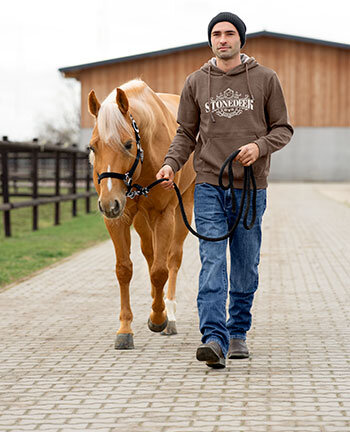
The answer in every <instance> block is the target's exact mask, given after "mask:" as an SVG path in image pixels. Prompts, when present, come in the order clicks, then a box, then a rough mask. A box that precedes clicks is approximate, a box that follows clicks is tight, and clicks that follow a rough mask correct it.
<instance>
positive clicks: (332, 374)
mask: <svg viewBox="0 0 350 432" xmlns="http://www.w3.org/2000/svg"><path fill="white" fill-rule="evenodd" d="M322 190H323V188H322V185H317V184H308V185H304V184H272V185H271V186H270V188H269V194H268V197H269V198H268V201H269V204H268V211H267V213H266V215H265V220H264V240H263V250H262V257H261V265H260V271H261V284H260V288H259V290H258V292H257V294H256V300H255V303H254V321H253V327H252V330H251V331H250V333H249V338H248V344H249V347H250V350H251V353H252V356H251V358H250V359H249V360H229V361H228V362H227V367H226V369H223V370H211V369H208V368H206V366H204V365H203V364H201V363H199V362H197V361H196V360H195V349H196V347H197V345H198V344H199V343H200V335H199V331H198V320H197V314H196V303H195V298H196V290H197V273H198V269H199V260H198V253H197V240H196V239H194V238H192V237H188V239H187V240H186V248H185V255H184V265H183V267H182V269H181V272H180V276H179V288H178V314H177V316H178V330H179V334H178V335H176V336H173V337H164V336H160V335H158V334H153V333H151V332H150V331H149V330H148V329H147V325H146V323H147V318H148V314H149V311H150V304H151V301H150V294H149V291H150V289H149V283H148V276H147V270H146V264H145V261H144V259H143V258H142V256H141V255H140V252H139V243H138V240H137V239H136V238H135V241H134V246H133V251H132V255H133V259H134V263H135V265H134V270H135V273H134V278H133V282H132V305H133V310H134V315H135V320H134V326H133V328H134V332H135V350H133V351H115V350H114V349H113V343H114V333H115V329H116V327H117V315H118V309H119V294H118V290H117V287H116V282H115V276H114V252H113V249H112V245H111V243H110V242H109V241H108V242H105V243H103V244H101V245H99V246H97V247H94V248H92V249H89V250H86V251H84V252H82V253H80V254H78V255H75V256H74V257H73V258H71V259H68V260H65V261H64V262H62V263H61V264H59V265H57V266H55V267H53V268H50V269H47V270H45V271H43V272H41V273H40V274H38V275H36V276H34V277H32V278H30V279H28V280H25V281H23V282H21V283H19V284H17V285H16V286H13V287H11V288H10V289H8V290H7V291H5V292H3V293H2V294H0V313H1V322H0V329H1V341H2V343H1V353H0V373H1V386H0V390H1V393H0V431H27V430H38V431H65V432H66V431H71V430H72V431H77V430H80V431H84V430H94V431H123V432H129V431H130V432H134V431H135V432H136V431H137V432H138V431H143V432H153V431H159V432H177V431H178V432H180V431H183V432H191V431H198V432H224V431H227V432H236V431H238V432H249V431H252V432H270V431H271V432H288V431H291V432H296V431H301V432H349V431H350V353H349V351H350V349H349V341H350V331H349V322H350V321H349V318H350V317H349V315H350V308H349V294H350V293H349V291H350V276H349V273H350V207H349V206H348V205H346V204H343V203H341V202H338V201H337V200H333V199H331V198H330V197H331V195H332V194H331V193H330V188H328V189H327V193H326V194H324V193H322Z"/></svg>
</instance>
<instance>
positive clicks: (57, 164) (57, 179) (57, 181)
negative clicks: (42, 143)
mask: <svg viewBox="0 0 350 432" xmlns="http://www.w3.org/2000/svg"><path fill="white" fill-rule="evenodd" d="M55 195H56V196H59V195H60V152H59V151H56V154H55ZM59 224H60V202H59V201H57V202H56V203H55V225H59Z"/></svg>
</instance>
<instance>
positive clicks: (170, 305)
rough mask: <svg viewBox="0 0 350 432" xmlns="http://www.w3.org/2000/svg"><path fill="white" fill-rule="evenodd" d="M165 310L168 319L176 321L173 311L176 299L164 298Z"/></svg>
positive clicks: (174, 310)
mask: <svg viewBox="0 0 350 432" xmlns="http://www.w3.org/2000/svg"><path fill="white" fill-rule="evenodd" d="M165 306H166V312H167V315H168V320H169V321H176V317H175V312H176V301H175V300H169V299H165Z"/></svg>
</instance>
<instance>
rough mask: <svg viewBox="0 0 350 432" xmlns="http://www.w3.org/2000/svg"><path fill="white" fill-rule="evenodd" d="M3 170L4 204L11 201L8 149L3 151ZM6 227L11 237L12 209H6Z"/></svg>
mask: <svg viewBox="0 0 350 432" xmlns="http://www.w3.org/2000/svg"><path fill="white" fill-rule="evenodd" d="M4 138H5V137H4ZM4 141H7V140H4ZM1 170H2V176H1V177H2V178H1V180H2V181H1V183H2V197H3V202H4V204H7V203H9V202H10V196H9V175H8V174H9V173H8V155H7V152H6V150H5V151H2V152H1ZM4 227H5V236H6V237H11V219H10V210H5V211H4Z"/></svg>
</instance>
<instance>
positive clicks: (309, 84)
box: [78, 37, 350, 181]
mask: <svg viewBox="0 0 350 432" xmlns="http://www.w3.org/2000/svg"><path fill="white" fill-rule="evenodd" d="M243 52H245V53H247V54H248V55H250V56H253V57H255V58H256V59H257V61H258V62H259V63H261V64H263V65H265V66H267V67H270V68H272V69H274V70H275V71H276V72H277V74H278V76H279V78H280V80H281V83H282V87H283V89H284V93H285V97H286V101H287V106H288V110H289V115H290V119H291V123H292V124H293V126H294V127H295V135H294V137H293V138H292V141H291V143H290V144H288V146H287V147H286V148H285V149H283V150H282V151H280V152H277V153H275V154H274V155H273V159H272V169H271V175H270V179H272V180H298V181H299V180H300V181H303V180H313V181H332V180H333V181H350V170H349V168H348V166H349V161H350V51H349V50H347V49H344V48H337V47H331V46H325V45H318V44H313V43H304V42H300V41H295V40H287V39H277V38H271V37H259V38H254V39H249V40H248V41H247V43H246V46H245V47H244V49H243ZM210 57H212V53H211V50H210V49H209V47H208V48H207V47H204V48H197V49H193V50H189V51H182V52H178V53H173V54H168V55H160V56H155V57H152V58H143V59H138V60H133V61H128V62H124V63H118V64H112V65H105V66H100V67H96V68H94V69H86V70H84V71H81V72H80V73H79V76H78V78H79V80H80V81H81V85H82V130H81V143H83V144H82V145H84V146H86V145H87V143H88V142H89V139H90V137H91V131H92V129H91V128H92V126H93V123H94V121H93V119H92V118H91V116H90V114H89V113H88V111H87V95H88V93H89V91H90V90H91V89H92V88H93V89H95V91H96V94H97V97H98V98H99V100H100V101H102V100H103V99H104V98H105V97H106V96H107V95H108V94H109V92H110V91H111V90H112V89H113V88H115V87H116V86H119V85H121V84H122V83H124V82H126V81H128V80H130V79H133V78H135V77H140V78H141V79H143V80H144V81H146V82H147V83H148V84H149V85H150V87H152V88H153V89H154V90H155V91H159V92H168V93H180V92H181V89H182V87H183V83H184V81H185V78H186V76H187V75H189V74H190V73H191V72H193V71H194V70H196V69H198V68H199V67H200V66H202V64H203V63H205V62H206V61H207V60H208V59H209V58H210Z"/></svg>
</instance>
